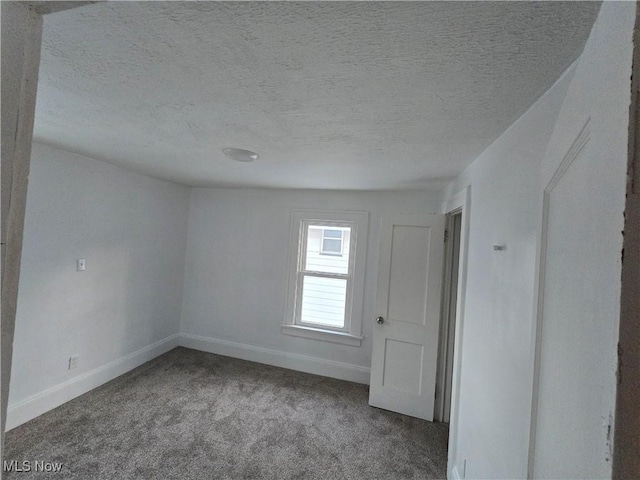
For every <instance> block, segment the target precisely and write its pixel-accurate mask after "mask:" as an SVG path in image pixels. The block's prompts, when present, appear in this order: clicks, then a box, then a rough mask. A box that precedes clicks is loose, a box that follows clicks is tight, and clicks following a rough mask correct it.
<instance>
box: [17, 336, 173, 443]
mask: <svg viewBox="0 0 640 480" xmlns="http://www.w3.org/2000/svg"><path fill="white" fill-rule="evenodd" d="M179 338H180V334H178V333H176V334H174V335H171V336H169V337H167V338H164V339H162V340H160V341H158V342H156V343H153V344H151V345H148V346H146V347H144V348H141V349H140V350H136V351H135V352H133V353H130V354H129V355H125V356H124V357H121V358H118V359H117V360H114V361H112V362H109V363H107V364H106V365H103V366H101V367H98V368H95V369H93V370H91V371H89V372H86V373H84V374H82V375H79V376H77V377H75V378H72V379H70V380H67V381H66V382H63V383H60V384H58V385H55V386H53V387H51V388H48V389H46V390H43V391H42V392H39V393H36V394H35V395H31V396H30V397H27V398H25V399H24V400H21V401H19V402H17V403H14V404H13V405H9V407H8V408H7V426H6V430H7V431H9V430H11V429H12V428H15V427H17V426H19V425H22V424H23V423H25V422H28V421H29V420H32V419H34V418H36V417H38V416H40V415H42V414H43V413H45V412H48V411H49V410H52V409H54V408H56V407H59V406H60V405H62V404H64V403H66V402H68V401H69V400H73V399H74V398H76V397H79V396H80V395H83V394H85V393H87V392H89V391H90V390H93V389H94V388H96V387H99V386H100V385H103V384H105V383H107V382H109V381H110V380H113V379H114V378H116V377H119V376H120V375H123V374H125V373H127V372H128V371H130V370H133V369H134V368H136V367H139V366H140V365H142V364H143V363H145V362H148V361H149V360H152V359H154V358H155V357H157V356H159V355H162V354H163V353H166V352H168V351H169V350H172V349H174V348H175V347H177V346H178V344H179Z"/></svg>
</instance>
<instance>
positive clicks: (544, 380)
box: [532, 2, 635, 478]
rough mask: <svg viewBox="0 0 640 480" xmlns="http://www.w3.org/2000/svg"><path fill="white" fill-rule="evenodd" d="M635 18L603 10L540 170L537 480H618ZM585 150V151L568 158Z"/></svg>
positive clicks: (620, 10) (621, 5)
mask: <svg viewBox="0 0 640 480" xmlns="http://www.w3.org/2000/svg"><path fill="white" fill-rule="evenodd" d="M634 13H635V2H604V4H603V6H602V8H601V10H600V14H599V16H598V20H597V22H596V24H595V26H594V28H593V31H592V32H591V36H590V38H589V40H588V42H587V45H586V46H585V49H584V52H583V54H582V56H581V58H580V61H579V63H578V66H577V69H576V73H575V76H574V77H573V79H572V81H571V84H570V86H569V89H568V91H567V95H566V97H565V99H564V102H563V104H562V110H561V111H560V115H559V117H558V121H557V122H556V124H555V126H554V131H553V134H552V136H551V139H550V142H549V147H548V149H547V152H546V155H545V157H544V160H543V162H542V184H541V188H545V187H547V191H548V216H547V218H548V221H547V222H546V230H547V232H548V234H547V236H546V240H545V244H546V262H545V263H546V269H545V270H544V274H543V280H544V283H543V286H542V291H543V293H544V295H543V297H542V300H543V302H542V305H541V308H540V315H541V319H542V320H541V334H540V342H541V343H540V370H539V371H540V383H539V392H538V394H537V396H536V398H537V401H538V408H537V419H536V422H535V426H536V431H535V435H536V440H535V451H534V458H533V462H532V472H533V476H534V478H610V477H611V461H612V441H611V438H613V436H612V435H613V432H612V429H613V425H612V422H613V416H614V409H615V407H614V405H615V394H616V368H617V342H618V325H619V318H620V286H621V283H620V282H621V257H622V240H623V236H622V230H623V228H624V208H625V188H626V171H627V160H628V158H627V147H628V132H629V128H628V126H629V104H630V99H631V82H630V78H631V59H632V51H633V44H632V35H633V26H634V20H635V18H634V17H635V15H634ZM587 123H588V127H587V129H586V130H585V128H584V127H585V125H587ZM587 130H588V131H589V132H590V133H589V134H588V135H585V134H580V132H581V131H584V132H586V131H587ZM577 138H579V139H581V141H580V144H582V142H583V141H586V144H585V145H584V147H582V149H581V150H580V153H579V154H577V155H571V154H569V155H568V154H567V152H570V151H574V150H571V147H572V145H574V144H576V139H577ZM565 158H566V161H564V159H565ZM569 161H570V162H571V163H568V162H569ZM552 178H554V182H553V183H550V182H551V180H552Z"/></svg>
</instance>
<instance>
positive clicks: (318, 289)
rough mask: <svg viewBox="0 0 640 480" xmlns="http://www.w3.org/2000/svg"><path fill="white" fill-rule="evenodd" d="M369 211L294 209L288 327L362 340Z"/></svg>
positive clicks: (330, 337)
mask: <svg viewBox="0 0 640 480" xmlns="http://www.w3.org/2000/svg"><path fill="white" fill-rule="evenodd" d="M367 231H368V214H367V213H366V212H327V211H322V212H319V211H308V210H294V211H293V213H292V216H291V240H290V250H291V251H290V265H289V267H290V270H289V298H288V302H287V317H286V318H285V322H284V324H283V326H282V329H283V333H286V334H289V335H295V336H302V337H307V338H314V339H318V340H328V341H332V342H337V343H345V344H348V345H356V346H359V345H360V342H361V340H362V337H360V329H361V325H362V299H363V292H364V262H365V258H364V257H365V250H366V246H367V240H366V236H367Z"/></svg>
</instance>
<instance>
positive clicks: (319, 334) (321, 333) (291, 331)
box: [281, 325, 362, 347]
mask: <svg viewBox="0 0 640 480" xmlns="http://www.w3.org/2000/svg"><path fill="white" fill-rule="evenodd" d="M281 327H282V333H284V334H285V335H293V336H294V337H303V338H311V339H313V340H324V341H325V342H333V343H341V344H343V345H351V346H353V347H359V346H360V345H361V343H362V337H359V336H357V335H352V334H350V333H345V332H334V331H331V330H323V329H321V328H311V327H303V326H301V325H281Z"/></svg>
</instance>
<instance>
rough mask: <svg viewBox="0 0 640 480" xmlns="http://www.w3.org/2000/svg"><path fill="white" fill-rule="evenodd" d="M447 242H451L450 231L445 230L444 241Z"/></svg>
mask: <svg viewBox="0 0 640 480" xmlns="http://www.w3.org/2000/svg"><path fill="white" fill-rule="evenodd" d="M447 240H449V230H445V231H444V241H445V243H446V242H447Z"/></svg>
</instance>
